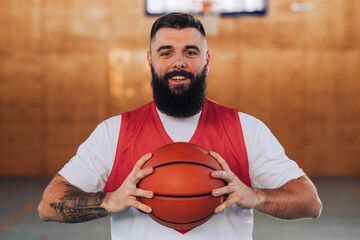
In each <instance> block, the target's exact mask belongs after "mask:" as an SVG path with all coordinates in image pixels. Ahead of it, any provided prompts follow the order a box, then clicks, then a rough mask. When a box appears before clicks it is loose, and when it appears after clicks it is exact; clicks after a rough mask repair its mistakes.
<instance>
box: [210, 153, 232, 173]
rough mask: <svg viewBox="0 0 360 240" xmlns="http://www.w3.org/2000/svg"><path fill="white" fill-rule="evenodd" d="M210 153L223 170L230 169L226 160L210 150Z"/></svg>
mask: <svg viewBox="0 0 360 240" xmlns="http://www.w3.org/2000/svg"><path fill="white" fill-rule="evenodd" d="M210 155H211V156H213V157H214V158H215V159H216V160H217V161H218V162H219V164H220V166H221V167H222V169H223V170H225V171H231V170H230V167H229V165H228V164H227V163H226V161H225V160H224V159H223V158H222V157H221V156H220V155H219V154H218V153H216V152H213V151H210Z"/></svg>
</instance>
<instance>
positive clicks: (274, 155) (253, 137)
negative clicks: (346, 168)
mask: <svg viewBox="0 0 360 240" xmlns="http://www.w3.org/2000/svg"><path fill="white" fill-rule="evenodd" d="M239 117H240V122H241V125H242V128H243V134H244V140H245V146H246V150H247V155H248V161H249V175H250V179H251V183H252V186H253V187H255V188H263V189H264V188H267V189H274V188H279V187H281V186H282V185H283V184H285V183H286V182H288V181H290V180H292V179H296V178H299V177H301V176H303V175H304V172H303V171H302V170H301V169H300V168H299V166H298V165H297V163H296V162H295V161H293V160H291V159H289V158H288V157H287V156H286V154H285V151H284V148H283V147H282V146H281V144H280V143H279V142H278V140H277V139H276V138H275V136H274V135H273V134H272V133H271V131H270V129H269V128H268V127H267V126H266V125H265V124H264V123H263V122H261V121H260V120H258V119H256V118H254V117H252V116H250V115H247V114H244V113H239Z"/></svg>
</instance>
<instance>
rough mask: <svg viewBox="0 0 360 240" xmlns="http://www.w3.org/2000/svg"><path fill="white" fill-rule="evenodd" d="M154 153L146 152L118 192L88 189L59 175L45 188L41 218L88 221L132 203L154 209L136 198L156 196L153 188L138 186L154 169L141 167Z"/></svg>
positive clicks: (41, 203)
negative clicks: (145, 188) (88, 190)
mask: <svg viewBox="0 0 360 240" xmlns="http://www.w3.org/2000/svg"><path fill="white" fill-rule="evenodd" d="M150 157H151V154H147V155H145V156H143V157H142V158H141V159H140V160H139V161H138V162H137V163H136V164H135V166H134V168H133V170H132V172H131V173H130V174H129V176H128V177H127V178H126V179H125V181H124V182H123V184H122V185H121V186H120V188H118V189H117V190H116V191H114V192H108V193H104V192H96V193H87V192H84V191H82V190H81V189H79V188H77V187H75V186H73V185H71V184H70V183H69V182H68V181H67V180H66V179H65V178H64V177H62V176H61V175H56V176H55V177H54V179H53V180H52V181H51V182H50V184H49V185H48V186H47V188H46V189H45V191H44V194H43V197H42V199H41V201H40V203H39V206H38V211H39V216H40V219H41V220H43V221H58V222H66V223H77V222H85V221H90V220H93V219H97V218H101V217H105V216H107V215H109V214H111V213H121V212H125V211H127V210H128V209H129V207H135V208H137V209H139V210H141V211H144V212H151V208H149V207H148V206H146V205H144V204H142V203H141V202H139V201H137V200H136V197H147V198H151V197H152V196H153V193H152V192H151V191H146V190H142V189H139V188H137V187H136V184H137V183H138V182H139V181H140V180H141V179H142V178H144V177H146V176H147V175H149V174H151V173H152V168H146V169H141V167H142V165H143V164H144V163H145V162H146V161H147V160H148V159H149V158H150Z"/></svg>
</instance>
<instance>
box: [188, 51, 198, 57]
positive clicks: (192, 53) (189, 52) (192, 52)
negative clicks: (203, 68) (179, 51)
mask: <svg viewBox="0 0 360 240" xmlns="http://www.w3.org/2000/svg"><path fill="white" fill-rule="evenodd" d="M186 54H187V55H189V56H195V55H197V52H194V51H188V52H186Z"/></svg>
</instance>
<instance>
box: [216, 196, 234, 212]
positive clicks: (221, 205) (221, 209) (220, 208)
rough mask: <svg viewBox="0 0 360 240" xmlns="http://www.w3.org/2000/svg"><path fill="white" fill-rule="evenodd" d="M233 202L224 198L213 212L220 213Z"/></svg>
mask: <svg viewBox="0 0 360 240" xmlns="http://www.w3.org/2000/svg"><path fill="white" fill-rule="evenodd" d="M232 204H233V202H232V201H231V200H229V199H228V200H226V201H224V202H223V203H222V204H220V205H219V206H218V207H217V208H216V209H215V210H214V212H215V213H221V212H222V211H224V210H225V209H226V208H228V207H230V206H231V205H232Z"/></svg>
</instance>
